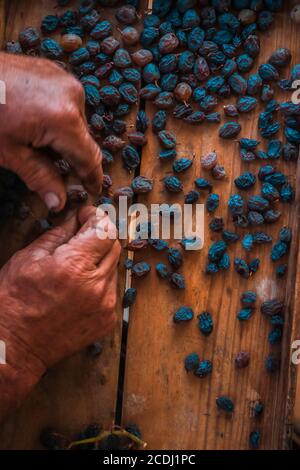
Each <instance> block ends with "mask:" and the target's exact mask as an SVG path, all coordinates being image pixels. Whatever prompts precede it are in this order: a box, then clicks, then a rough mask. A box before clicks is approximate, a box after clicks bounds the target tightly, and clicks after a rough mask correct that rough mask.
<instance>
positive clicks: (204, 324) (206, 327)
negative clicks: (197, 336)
mask: <svg viewBox="0 0 300 470" xmlns="http://www.w3.org/2000/svg"><path fill="white" fill-rule="evenodd" d="M198 328H199V330H200V331H201V333H203V334H204V335H205V336H209V335H210V334H211V333H212V331H213V328H214V323H213V319H212V316H211V314H210V313H209V312H202V313H201V314H200V315H199V316H198Z"/></svg>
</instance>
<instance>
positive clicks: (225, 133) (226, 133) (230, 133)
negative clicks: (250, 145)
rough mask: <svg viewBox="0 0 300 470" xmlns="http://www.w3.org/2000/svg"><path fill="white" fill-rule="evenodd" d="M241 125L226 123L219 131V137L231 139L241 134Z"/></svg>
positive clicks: (233, 122)
mask: <svg viewBox="0 0 300 470" xmlns="http://www.w3.org/2000/svg"><path fill="white" fill-rule="evenodd" d="M241 129H242V128H241V125H240V124H239V123H238V122H235V121H232V122H227V123H226V124H224V125H223V126H222V127H221V128H220V129H219V136H220V137H222V138H223V139H232V138H234V137H236V136H237V135H238V134H239V133H240V132H241Z"/></svg>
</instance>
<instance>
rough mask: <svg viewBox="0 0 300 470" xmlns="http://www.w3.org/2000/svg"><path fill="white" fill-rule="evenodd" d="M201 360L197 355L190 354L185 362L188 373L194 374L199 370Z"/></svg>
mask: <svg viewBox="0 0 300 470" xmlns="http://www.w3.org/2000/svg"><path fill="white" fill-rule="evenodd" d="M199 363H200V358H199V355H198V354H197V353H191V354H189V355H188V356H187V357H186V358H185V360H184V367H185V370H186V371H187V372H193V371H195V370H196V369H198V367H199Z"/></svg>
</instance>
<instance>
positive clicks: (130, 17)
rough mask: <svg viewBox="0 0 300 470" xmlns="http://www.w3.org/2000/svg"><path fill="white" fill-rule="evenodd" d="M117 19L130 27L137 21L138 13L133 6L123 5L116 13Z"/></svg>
mask: <svg viewBox="0 0 300 470" xmlns="http://www.w3.org/2000/svg"><path fill="white" fill-rule="evenodd" d="M116 18H117V20H118V21H119V22H120V23H123V24H126V25H130V24H133V23H134V22H135V21H136V19H137V11H136V9H135V7H134V6H133V5H123V6H121V7H120V8H118V9H117V11H116Z"/></svg>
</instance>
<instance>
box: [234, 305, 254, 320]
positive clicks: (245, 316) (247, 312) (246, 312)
mask: <svg viewBox="0 0 300 470" xmlns="http://www.w3.org/2000/svg"><path fill="white" fill-rule="evenodd" d="M252 315H253V308H243V309H242V310H240V311H239V313H238V315H237V319H238V320H240V321H247V320H249V319H250V318H251V317H252Z"/></svg>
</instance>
